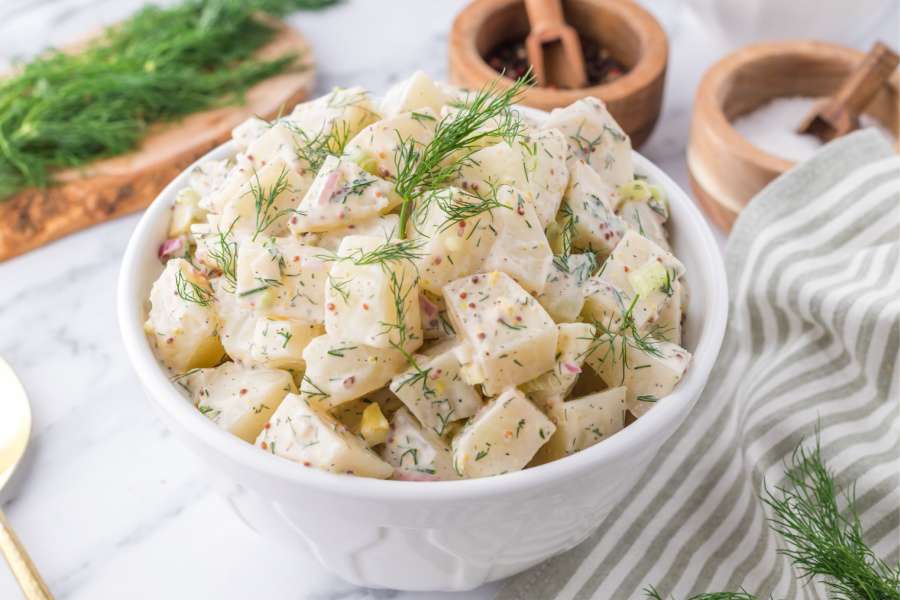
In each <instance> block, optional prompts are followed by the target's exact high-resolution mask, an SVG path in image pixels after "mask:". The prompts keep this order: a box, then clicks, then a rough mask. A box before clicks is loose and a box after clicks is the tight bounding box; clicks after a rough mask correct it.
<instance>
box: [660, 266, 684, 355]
mask: <svg viewBox="0 0 900 600" xmlns="http://www.w3.org/2000/svg"><path fill="white" fill-rule="evenodd" d="M672 290H673V294H672V297H671V298H669V301H668V302H666V304H665V306H663V308H662V310H661V311H659V318H658V319H657V320H656V327H655V328H654V329H655V331H654V332H653V334H654V336H655V337H657V338H659V339H663V340H665V341H667V342H672V343H673V344H678V345H679V346H681V345H682V320H683V319H684V311H685V305H686V304H687V302H686V301H687V289H686V288H685V287H684V285H682V283H681V282H680V281H675V282H673V283H672Z"/></svg>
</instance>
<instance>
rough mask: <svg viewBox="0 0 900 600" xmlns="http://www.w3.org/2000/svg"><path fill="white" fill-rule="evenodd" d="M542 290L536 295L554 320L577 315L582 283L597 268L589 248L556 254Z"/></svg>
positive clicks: (567, 318)
mask: <svg viewBox="0 0 900 600" xmlns="http://www.w3.org/2000/svg"><path fill="white" fill-rule="evenodd" d="M551 266H552V268H551V269H550V273H549V275H548V276H547V283H546V285H544V290H543V291H542V292H541V293H540V294H538V295H536V296H535V298H537V301H538V302H540V303H541V306H543V307H544V308H545V309H547V312H548V313H549V314H550V316H551V317H553V320H554V321H556V322H557V323H560V322H563V323H565V322H572V321H575V320H577V319H578V315H579V314H581V309H582V307H583V306H584V286H585V283H586V282H587V280H588V279H590V277H591V274H592V273H593V272H594V271H595V270H596V269H597V258H596V256H595V255H594V254H593V253H592V252H586V253H584V254H569V255H567V256H555V257H554V258H553V263H552V265H551Z"/></svg>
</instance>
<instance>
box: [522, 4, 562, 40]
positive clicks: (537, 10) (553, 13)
mask: <svg viewBox="0 0 900 600" xmlns="http://www.w3.org/2000/svg"><path fill="white" fill-rule="evenodd" d="M525 12H527V13H528V24H529V25H531V33H533V34H535V35H537V36H541V35H543V34H544V33H545V32H551V33H559V31H560V30H561V29H562V28H563V27H565V25H566V19H565V17H564V16H563V9H562V2H561V0H525Z"/></svg>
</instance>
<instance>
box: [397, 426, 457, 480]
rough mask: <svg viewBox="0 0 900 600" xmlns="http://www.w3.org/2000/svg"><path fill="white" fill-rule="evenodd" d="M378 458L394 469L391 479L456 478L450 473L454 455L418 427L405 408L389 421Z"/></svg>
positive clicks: (435, 437)
mask: <svg viewBox="0 0 900 600" xmlns="http://www.w3.org/2000/svg"><path fill="white" fill-rule="evenodd" d="M381 457H382V458H383V459H384V460H385V461H386V462H387V463H388V464H390V465H392V466H393V467H394V479H402V480H406V481H443V480H452V479H459V476H458V475H457V474H456V472H455V471H454V470H453V455H452V454H451V453H450V447H449V446H448V445H447V444H446V443H445V442H444V440H443V439H442V438H441V437H439V436H438V435H437V434H435V433H434V432H433V431H431V430H430V429H426V428H424V427H422V426H421V425H419V423H418V422H417V421H416V419H415V418H414V417H413V416H412V415H411V414H410V413H409V411H408V410H406V409H405V408H401V409H400V410H398V411H397V412H396V413H394V416H393V417H392V418H391V431H390V433H389V434H388V438H387V441H386V442H385V444H384V448H383V449H382V450H381Z"/></svg>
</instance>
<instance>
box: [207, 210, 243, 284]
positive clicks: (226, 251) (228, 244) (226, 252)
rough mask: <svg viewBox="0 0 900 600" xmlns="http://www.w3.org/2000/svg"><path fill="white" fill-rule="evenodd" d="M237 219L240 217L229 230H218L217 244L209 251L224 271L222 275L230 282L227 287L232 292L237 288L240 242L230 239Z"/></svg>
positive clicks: (232, 223) (219, 267)
mask: <svg viewBox="0 0 900 600" xmlns="http://www.w3.org/2000/svg"><path fill="white" fill-rule="evenodd" d="M237 221H238V219H237V218H235V219H234V221H232V222H231V226H230V227H229V228H228V230H227V231H221V230H220V231H218V232H217V234H216V236H217V237H216V240H215V242H213V243H214V244H215V246H214V247H210V249H209V252H208V253H209V256H210V258H212V259H213V261H215V263H216V266H217V267H218V269H219V270H220V271H221V272H222V276H223V277H225V282H226V283H227V284H228V287H227V288H226V289H227V290H228V291H230V292H234V291H235V289H236V288H237V252H238V244H237V242H236V241H229V237H230V236H231V231H232V229H234V224H235V223H237Z"/></svg>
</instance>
